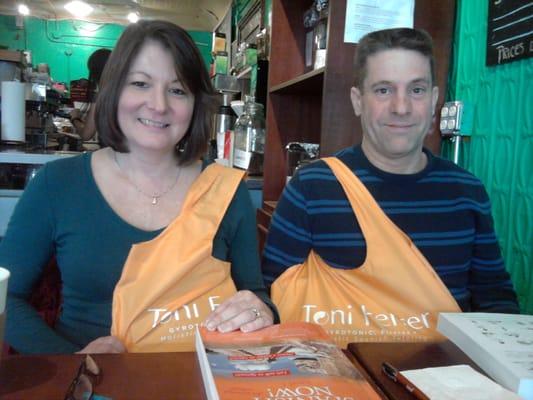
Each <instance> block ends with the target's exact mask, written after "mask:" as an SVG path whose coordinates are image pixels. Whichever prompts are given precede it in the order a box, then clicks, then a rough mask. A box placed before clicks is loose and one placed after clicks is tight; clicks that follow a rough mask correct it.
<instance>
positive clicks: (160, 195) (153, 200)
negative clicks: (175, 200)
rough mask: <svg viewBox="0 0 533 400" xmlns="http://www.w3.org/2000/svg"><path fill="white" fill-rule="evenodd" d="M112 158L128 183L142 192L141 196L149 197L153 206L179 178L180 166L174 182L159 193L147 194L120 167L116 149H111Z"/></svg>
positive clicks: (172, 187)
mask: <svg viewBox="0 0 533 400" xmlns="http://www.w3.org/2000/svg"><path fill="white" fill-rule="evenodd" d="M113 158H114V159H115V164H117V167H118V169H119V170H120V172H122V174H123V175H124V176H125V177H126V179H127V180H128V182H129V183H131V185H132V186H133V187H134V188H135V190H137V192H139V193H140V194H142V195H143V196H146V197H149V198H151V199H152V202H151V203H152V205H153V206H155V205H157V202H158V201H159V199H160V198H161V197H163V196H164V195H166V194H167V193H168V192H170V191H171V190H172V189H174V187H175V186H176V185H177V183H178V181H179V179H180V175H181V170H182V168H180V169H178V173H177V175H176V180H175V181H174V183H172V185H170V186H169V187H167V188H166V189H165V190H163V191H162V192H161V193H154V194H148V193H146V192H144V191H143V190H141V188H140V187H139V186H137V185H136V184H135V182H133V181H132V180H131V178H130V177H129V176H128V174H127V173H126V172H125V171H124V170H123V169H122V167H121V166H120V164H119V163H118V159H117V152H116V151H113Z"/></svg>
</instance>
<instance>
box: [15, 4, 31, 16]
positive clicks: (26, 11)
mask: <svg viewBox="0 0 533 400" xmlns="http://www.w3.org/2000/svg"><path fill="white" fill-rule="evenodd" d="M18 12H19V14H20V15H28V14H29V13H30V9H29V8H28V6H27V5H26V4H19V6H18Z"/></svg>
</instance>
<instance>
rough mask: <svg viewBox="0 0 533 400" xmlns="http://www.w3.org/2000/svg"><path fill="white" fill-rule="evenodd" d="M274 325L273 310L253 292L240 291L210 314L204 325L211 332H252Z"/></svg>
mask: <svg viewBox="0 0 533 400" xmlns="http://www.w3.org/2000/svg"><path fill="white" fill-rule="evenodd" d="M273 323H274V315H273V313H272V310H271V309H270V308H268V306H267V305H266V304H265V303H263V301H262V300H261V299H260V298H259V297H257V296H256V295H255V294H254V293H253V292H251V291H249V290H240V291H238V292H237V293H235V294H234V295H233V296H231V297H230V298H229V299H228V300H226V301H225V302H223V303H222V304H221V305H220V306H218V307H217V308H216V310H215V311H213V312H212V313H211V314H209V316H208V317H207V319H206V320H205V322H204V325H205V327H206V328H207V329H208V330H210V331H214V330H215V329H218V331H219V332H230V331H234V330H236V329H240V330H241V331H242V332H251V331H255V330H257V329H261V328H264V327H266V326H270V325H272V324H273Z"/></svg>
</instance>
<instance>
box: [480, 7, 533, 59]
mask: <svg viewBox="0 0 533 400" xmlns="http://www.w3.org/2000/svg"><path fill="white" fill-rule="evenodd" d="M532 55H533V1H531V0H489V21H488V32H487V65H500V64H505V63H508V62H511V61H515V60H520V59H523V58H528V57H531V56H532Z"/></svg>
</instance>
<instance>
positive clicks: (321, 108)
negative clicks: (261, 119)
mask: <svg viewBox="0 0 533 400" xmlns="http://www.w3.org/2000/svg"><path fill="white" fill-rule="evenodd" d="M311 4H312V0H272V34H271V50H270V67H269V76H268V88H269V89H268V98H267V134H266V148H265V165H264V187H263V200H264V201H276V200H277V199H278V198H279V196H280V194H281V192H282V190H283V187H284V185H285V180H286V159H285V158H286V152H285V146H286V144H287V143H289V142H291V141H301V142H314V143H320V154H321V156H328V155H331V154H333V153H335V152H336V151H338V150H340V149H342V148H344V147H348V146H350V145H352V144H354V143H358V142H360V141H361V134H362V133H361V126H360V123H359V121H358V119H357V118H356V117H355V115H354V113H353V109H352V105H351V102H350V88H351V86H352V83H353V77H354V76H353V58H354V55H355V52H356V48H357V46H356V45H355V44H353V43H344V25H345V18H346V0H332V1H330V2H329V16H328V23H327V56H326V65H325V67H323V68H319V69H316V70H313V69H312V68H311V67H306V66H305V39H306V32H307V31H308V29H306V28H305V27H304V26H303V14H304V12H305V11H306V10H307V9H308V8H309V7H310V6H311ZM454 14H455V0H441V1H433V0H416V6H415V27H417V28H423V29H425V30H426V31H428V32H429V33H430V34H431V35H432V37H433V39H434V42H435V53H436V60H437V63H436V65H437V68H436V71H437V81H438V85H439V87H440V90H441V95H440V102H441V103H442V101H443V99H444V95H443V94H444V93H445V92H446V91H445V88H446V79H447V72H448V64H449V56H450V49H451V41H452V37H453V21H454ZM437 126H438V125H437ZM426 145H427V146H428V147H429V148H430V149H432V150H433V151H434V152H438V151H439V148H440V135H439V133H438V132H437V131H434V132H433V133H432V134H431V135H430V136H429V137H428V140H427V141H426ZM270 204H272V203H270ZM265 210H266V208H265Z"/></svg>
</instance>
